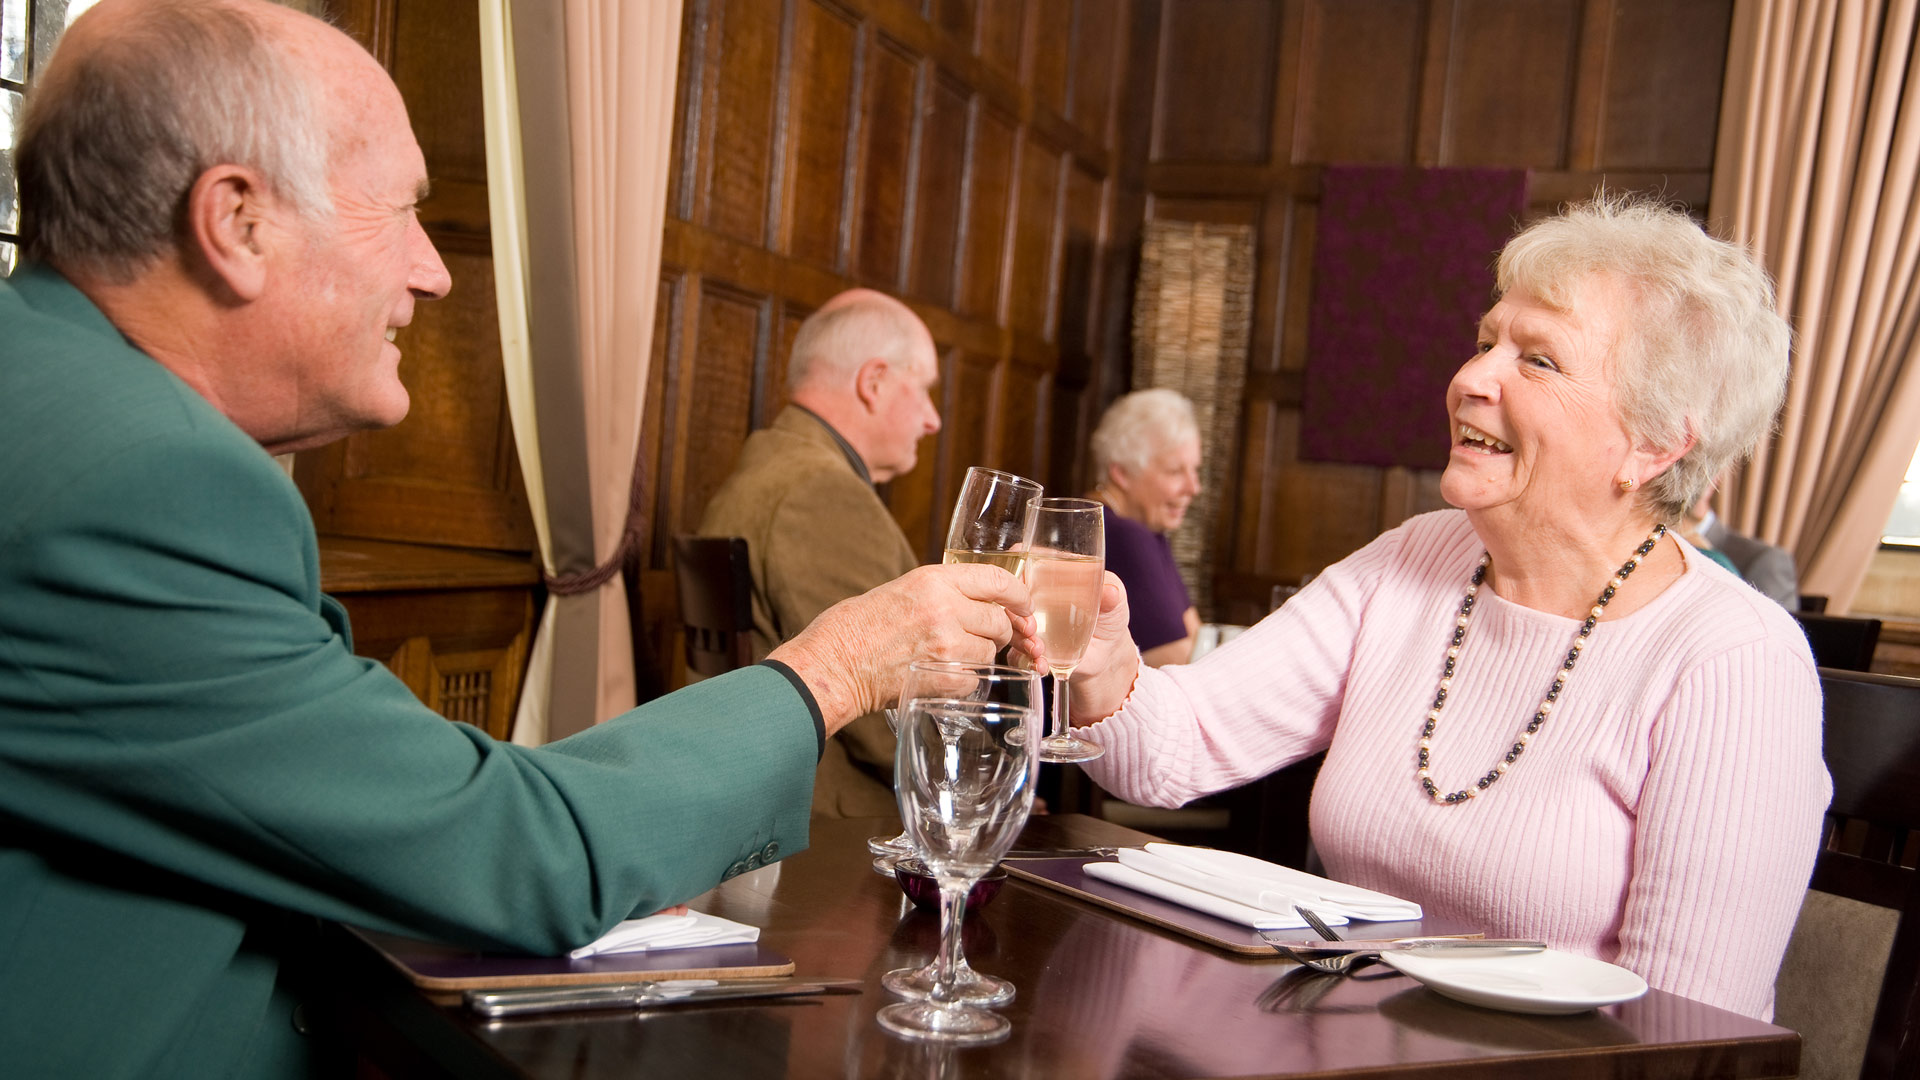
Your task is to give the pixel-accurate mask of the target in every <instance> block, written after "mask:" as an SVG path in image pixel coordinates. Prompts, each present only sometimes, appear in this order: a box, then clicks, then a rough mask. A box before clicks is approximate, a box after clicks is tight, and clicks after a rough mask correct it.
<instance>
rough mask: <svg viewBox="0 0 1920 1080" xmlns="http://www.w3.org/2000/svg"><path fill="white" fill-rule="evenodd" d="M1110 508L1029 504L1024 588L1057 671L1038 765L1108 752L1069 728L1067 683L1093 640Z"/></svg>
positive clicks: (1071, 502)
mask: <svg viewBox="0 0 1920 1080" xmlns="http://www.w3.org/2000/svg"><path fill="white" fill-rule="evenodd" d="M1104 515H1105V507H1103V506H1102V505H1101V504H1100V503H1097V502H1094V501H1093V500H1091V499H1035V500H1034V501H1033V502H1032V503H1031V504H1029V505H1028V507H1027V529H1026V544H1025V546H1026V549H1027V552H1026V556H1027V559H1026V566H1025V569H1024V576H1025V578H1026V582H1027V589H1028V590H1029V591H1030V592H1031V593H1032V594H1033V617H1034V623H1035V625H1036V629H1037V630H1038V631H1039V633H1040V641H1041V643H1042V644H1044V645H1045V646H1046V650H1047V666H1048V667H1049V668H1051V669H1052V670H1053V726H1052V729H1051V731H1052V733H1051V734H1050V735H1048V736H1047V738H1046V739H1045V740H1043V741H1042V742H1041V744H1040V760H1041V761H1054V762H1067V761H1092V760H1093V759H1094V758H1097V757H1099V756H1100V755H1101V754H1103V753H1105V752H1106V751H1105V750H1104V749H1103V748H1102V747H1101V746H1100V745H1099V744H1097V743H1093V742H1089V741H1087V740H1086V739H1082V738H1080V737H1079V736H1077V735H1075V734H1074V733H1073V729H1072V728H1071V727H1070V726H1069V725H1068V723H1067V712H1068V710H1067V681H1068V680H1069V679H1071V678H1072V677H1073V669H1074V668H1075V667H1078V666H1079V664H1080V659H1081V657H1083V656H1085V655H1086V652H1087V645H1088V644H1089V643H1090V642H1092V640H1093V625H1094V621H1095V620H1096V619H1097V618H1099V615H1100V591H1101V588H1102V585H1103V583H1104V582H1105V580H1106V568H1107V557H1106V552H1107V541H1106V535H1107V534H1106V518H1105V516H1104Z"/></svg>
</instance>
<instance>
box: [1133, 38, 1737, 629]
mask: <svg viewBox="0 0 1920 1080" xmlns="http://www.w3.org/2000/svg"><path fill="white" fill-rule="evenodd" d="M1157 14H1158V19H1159V27H1158V33H1157V35H1155V36H1156V37H1157V39H1158V41H1157V45H1158V48H1157V53H1156V59H1155V65H1156V71H1155V74H1154V77H1153V83H1154V85H1155V86H1156V87H1157V91H1158V92H1157V94H1156V97H1155V100H1154V105H1153V127H1152V138H1151V144H1150V148H1149V155H1150V158H1149V163H1148V166H1147V168H1146V178H1147V186H1148V191H1149V199H1148V206H1147V213H1148V215H1149V216H1150V217H1153V218H1168V219H1182V220H1202V221H1221V222H1243V223H1247V224H1251V225H1252V226H1254V228H1255V230H1256V234H1257V236H1258V238H1259V254H1258V263H1259V268H1258V277H1259V280H1258V285H1257V289H1258V300H1257V305H1256V311H1255V318H1254V327H1253V342H1252V348H1251V355H1250V358H1249V364H1248V366H1249V372H1248V380H1247V405H1246V409H1245V413H1244V417H1243V427H1242V436H1241V445H1240V447H1239V448H1238V462H1237V483H1236V492H1235V497H1234V499H1233V500H1232V501H1231V503H1230V506H1229V515H1228V517H1227V519H1226V521H1225V522H1224V523H1223V524H1224V526H1225V527H1224V528H1223V529H1222V533H1221V535H1219V536H1218V537H1216V542H1217V544H1218V545H1219V546H1218V548H1217V558H1216V563H1217V565H1219V566H1221V567H1227V568H1230V569H1227V570H1224V571H1223V572H1221V573H1220V574H1219V580H1218V581H1217V583H1216V596H1217V607H1218V608H1220V610H1217V611H1215V612H1212V613H1206V614H1210V615H1211V616H1212V617H1215V618H1223V619H1227V620H1231V621H1244V620H1246V619H1248V618H1252V617H1256V616H1257V615H1259V614H1264V613H1265V611H1266V603H1267V597H1268V594H1269V592H1270V588H1271V586H1272V585H1274V584H1283V583H1284V584H1294V583H1297V582H1298V581H1299V579H1300V577H1301V575H1302V574H1306V573H1310V572H1315V571H1318V570H1319V569H1320V568H1322V567H1324V566H1326V565H1327V564H1328V563H1331V562H1334V561H1337V560H1338V559H1340V558H1342V557H1343V556H1345V555H1347V554H1348V553H1350V552H1352V551H1353V550H1355V549H1356V548H1359V547H1360V546H1362V545H1363V544H1365V543H1366V542H1367V541H1369V540H1371V539H1372V538H1373V537H1374V536H1376V535H1378V534H1379V533H1380V532H1381V531H1382V530H1383V529H1387V528H1391V527H1392V526H1394V525H1397V524H1399V523H1400V522H1401V521H1403V520H1405V519H1406V518H1407V517H1409V516H1411V515H1412V514H1414V513H1417V512H1420V511H1423V510H1427V509H1433V508H1437V507H1439V506H1441V505H1443V504H1442V503H1441V501H1440V498H1439V492H1438V487H1439V483H1438V482H1439V474H1438V473H1433V472H1427V471H1416V470H1408V469H1381V468H1373V467H1362V466H1351V465H1335V464H1320V463H1312V462H1304V461H1301V460H1300V459H1299V456H1298V447H1299V426H1300V396H1301V386H1302V376H1301V372H1302V370H1303V369H1304V367H1305V365H1306V364H1307V363H1308V355H1307V352H1308V350H1307V333H1306V331H1307V313H1308V306H1309V300H1310V297H1311V291H1312V287H1313V254H1314V223H1315V214H1316V210H1317V205H1318V199H1319V185H1320V172H1321V167H1322V166H1324V165H1327V164H1334V163H1341V164H1348V163H1358V164H1377V165H1405V166H1495V167H1513V168H1525V169H1529V170H1532V181H1531V195H1530V202H1531V203H1532V211H1533V212H1536V213H1537V212H1542V211H1546V210H1551V209H1552V208H1553V207H1554V206H1555V205H1557V204H1559V203H1561V202H1563V201H1566V200H1568V199H1572V198H1579V197H1583V196H1586V195H1587V194H1589V193H1591V192H1592V190H1593V189H1594V188H1595V187H1597V186H1598V185H1599V184H1601V183H1602V182H1604V183H1605V184H1606V185H1607V186H1608V187H1609V188H1617V189H1641V190H1650V191H1657V192H1664V193H1665V194H1666V195H1667V196H1668V197H1670V198H1672V199H1676V200H1678V201H1681V202H1684V203H1686V204H1688V205H1689V206H1690V207H1692V208H1694V209H1695V210H1703V209H1704V207H1705V203H1706V199H1707V193H1708V191H1709V189H1710V186H1711V185H1710V180H1711V175H1712V168H1713V150H1714V138H1715V132H1716V125H1717V119H1718V111H1719V97H1720V81H1721V74H1722V69H1723V65H1724V60H1725V54H1726V46H1727V35H1728V30H1729V26H1730V23H1731V19H1732V4H1731V0H1686V2H1674V0H1167V2H1166V3H1164V4H1162V5H1160V6H1159V10H1158V12H1157ZM1382 302H1383V303H1391V302H1392V298H1391V297H1383V298H1382ZM1480 314H1481V312H1479V311H1463V312H1461V313H1460V354H1461V358H1462V360H1464V359H1465V358H1466V357H1467V355H1468V353H1469V352H1470V351H1471V347H1472V343H1473V338H1472V334H1473V325H1474V323H1475V321H1476V320H1477V319H1478V318H1479V316H1480ZM1444 424H1445V421H1444V413H1443V406H1442V403H1441V402H1438V401H1436V402H1435V403H1434V438H1435V439H1440V438H1444V437H1445V435H1444V430H1445V429H1444Z"/></svg>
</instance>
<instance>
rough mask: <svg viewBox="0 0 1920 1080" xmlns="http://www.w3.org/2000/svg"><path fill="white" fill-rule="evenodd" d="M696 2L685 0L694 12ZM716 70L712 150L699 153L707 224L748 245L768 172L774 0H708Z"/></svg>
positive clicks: (762, 211) (762, 208)
mask: <svg viewBox="0 0 1920 1080" xmlns="http://www.w3.org/2000/svg"><path fill="white" fill-rule="evenodd" d="M700 6H701V5H699V4H697V3H696V4H689V5H688V7H689V9H691V10H694V11H698V10H699V8H700ZM709 7H710V9H711V10H712V12H713V16H712V17H713V20H714V22H715V23H717V24H718V31H719V32H718V34H717V35H714V36H710V42H711V48H712V53H711V54H710V58H709V61H708V62H709V65H710V70H711V71H712V72H713V76H714V89H713V96H714V98H715V101H714V102H713V109H712V116H713V122H712V127H711V129H710V132H711V134H710V142H709V145H710V147H711V149H710V150H709V151H708V152H707V153H705V154H703V155H702V157H703V158H704V160H705V162H706V164H707V168H706V169H705V170H703V172H704V175H705V188H706V225H707V226H708V227H709V228H711V229H713V230H714V231H716V232H720V233H724V234H726V235H728V236H731V237H734V238H735V239H738V240H744V241H746V242H747V243H750V244H759V243H761V242H763V241H764V239H765V237H766V229H767V192H768V190H769V185H770V184H771V183H772V179H773V177H772V173H773V141H772V136H773V131H774V126H773V115H774V104H775V93H774V87H775V86H776V85H777V84H776V83H775V81H774V79H775V75H776V73H777V71H778V63H777V61H778V59H779V56H780V7H781V4H780V0H724V2H722V0H710V3H709Z"/></svg>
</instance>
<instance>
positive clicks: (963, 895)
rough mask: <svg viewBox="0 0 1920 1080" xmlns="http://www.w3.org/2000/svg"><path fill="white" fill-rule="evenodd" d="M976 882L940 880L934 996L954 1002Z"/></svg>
mask: <svg viewBox="0 0 1920 1080" xmlns="http://www.w3.org/2000/svg"><path fill="white" fill-rule="evenodd" d="M971 888H973V882H971V881H961V882H951V881H949V880H947V879H946V878H942V879H941V880H940V952H939V954H938V955H936V956H935V957H934V958H933V994H932V997H933V1000H934V1002H935V1004H939V1005H951V1004H954V1003H955V1002H957V1001H958V999H959V995H958V994H956V993H955V991H954V983H955V982H956V981H957V978H958V975H959V971H960V965H961V963H963V959H962V955H961V952H960V924H961V923H963V922H965V921H966V918H967V890H969V889H971Z"/></svg>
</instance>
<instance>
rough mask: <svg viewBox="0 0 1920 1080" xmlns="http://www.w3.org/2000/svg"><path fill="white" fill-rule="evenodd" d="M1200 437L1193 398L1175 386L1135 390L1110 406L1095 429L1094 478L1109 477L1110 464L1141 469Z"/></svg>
mask: <svg viewBox="0 0 1920 1080" xmlns="http://www.w3.org/2000/svg"><path fill="white" fill-rule="evenodd" d="M1199 441H1200V424H1199V422H1198V421H1196V420H1195V419H1194V415H1193V402H1191V401H1188V400H1187V399H1186V398H1185V397H1184V396H1183V395H1181V394H1180V393H1179V392H1178V391H1175V390H1167V389H1153V390H1135V391H1134V392H1133V393H1131V394H1126V395H1123V396H1121V397H1120V398H1119V399H1117V400H1115V401H1114V403H1113V404H1112V405H1109V406H1107V411H1106V414H1105V415H1103V416H1101V417H1100V426H1099V427H1096V428H1094V429H1093V445H1092V450H1093V470H1094V479H1095V480H1105V479H1106V477H1107V467H1108V466H1109V465H1118V466H1120V468H1121V469H1123V470H1125V471H1126V472H1128V473H1137V472H1139V471H1140V470H1142V469H1144V468H1146V467H1147V466H1148V465H1151V464H1152V463H1153V459H1154V458H1156V457H1158V456H1160V455H1161V454H1163V453H1165V452H1166V451H1168V450H1170V449H1172V448H1174V447H1178V446H1184V445H1186V444H1187V443H1190V442H1199Z"/></svg>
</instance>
